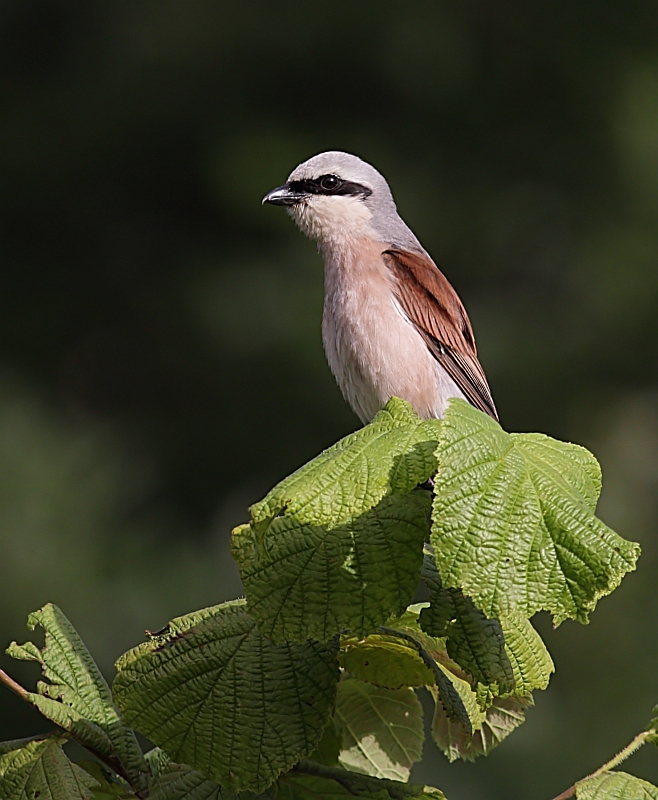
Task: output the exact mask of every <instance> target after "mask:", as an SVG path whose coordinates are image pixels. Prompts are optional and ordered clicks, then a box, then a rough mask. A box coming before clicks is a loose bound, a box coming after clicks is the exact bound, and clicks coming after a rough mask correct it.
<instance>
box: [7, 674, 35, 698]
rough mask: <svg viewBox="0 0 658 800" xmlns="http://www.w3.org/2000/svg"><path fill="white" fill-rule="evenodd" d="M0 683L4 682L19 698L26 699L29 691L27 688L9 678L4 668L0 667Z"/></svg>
mask: <svg viewBox="0 0 658 800" xmlns="http://www.w3.org/2000/svg"><path fill="white" fill-rule="evenodd" d="M0 683H4V685H5V686H6V687H7V688H8V689H11V691H12V692H14V694H17V695H18V696H19V697H20V698H21V700H27V699H28V696H29V694H30V693H29V692H28V690H27V689H25V688H23V687H22V686H21V685H20V683H16V681H15V680H14V679H13V678H10V677H9V675H7V673H6V672H5V671H4V669H0Z"/></svg>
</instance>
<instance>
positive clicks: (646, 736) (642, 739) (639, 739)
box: [553, 729, 656, 800]
mask: <svg viewBox="0 0 658 800" xmlns="http://www.w3.org/2000/svg"><path fill="white" fill-rule="evenodd" d="M655 735H656V732H655V731H654V730H652V729H649V730H648V731H642V733H638V735H637V736H636V737H635V738H634V739H633V741H632V742H629V744H627V745H626V747H624V749H623V750H620V751H619V752H618V753H617V755H616V756H614V757H613V758H611V759H610V761H606V763H605V764H604V765H603V766H602V767H599V768H598V769H596V770H594V772H592V773H591V774H590V775H587V777H585V778H581V779H580V780H579V781H576V783H574V785H573V786H570V787H569V788H568V789H565V790H564V791H563V792H562V794H559V795H557V797H554V798H553V800H567V798H569V797H573V796H574V795H575V794H576V787H577V786H578V784H579V783H583V781H588V780H590V779H591V778H596V777H598V776H599V775H602V774H603V773H604V772H609V771H610V770H611V769H614V768H615V767H618V766H619V765H620V764H621V763H622V761H626V759H627V758H628V757H629V756H632V755H633V753H634V752H635V751H636V750H639V749H640V747H642V745H643V744H646V742H647V741H649V740H650V739H651V738H652V737H655Z"/></svg>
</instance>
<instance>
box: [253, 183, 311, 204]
mask: <svg viewBox="0 0 658 800" xmlns="http://www.w3.org/2000/svg"><path fill="white" fill-rule="evenodd" d="M305 197H306V195H305V194H304V192H299V191H295V190H294V189H291V187H290V186H289V185H288V184H287V183H286V184H284V185H283V186H277V187H276V189H272V191H271V192H268V193H267V194H266V195H265V197H264V198H263V205H265V203H272V205H273V206H294V205H295V203H299V202H300V201H301V200H303V199H304V198H305Z"/></svg>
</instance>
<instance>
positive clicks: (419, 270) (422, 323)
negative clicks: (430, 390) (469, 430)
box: [383, 248, 498, 420]
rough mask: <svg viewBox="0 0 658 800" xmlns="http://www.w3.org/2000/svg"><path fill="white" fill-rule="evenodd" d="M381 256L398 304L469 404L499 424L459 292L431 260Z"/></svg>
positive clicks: (395, 253)
mask: <svg viewBox="0 0 658 800" xmlns="http://www.w3.org/2000/svg"><path fill="white" fill-rule="evenodd" d="M383 257H384V261H385V263H386V266H387V267H388V268H389V270H390V271H391V274H392V275H393V277H394V284H395V292H396V296H397V299H398V302H399V303H400V306H401V308H402V310H403V311H404V313H405V314H406V315H407V317H408V318H409V320H410V321H411V322H412V323H413V324H414V325H415V326H416V329H417V330H418V332H419V333H420V334H421V336H422V337H423V338H424V339H425V341H426V342H427V346H428V347H429V348H430V350H431V352H432V355H433V356H434V357H435V358H436V360H437V361H438V362H439V363H440V364H441V366H442V367H443V368H444V369H445V370H446V372H447V373H448V374H449V375H450V377H451V378H452V379H453V380H454V381H455V383H456V384H457V386H459V388H460V389H461V390H462V392H463V393H464V395H465V397H466V398H467V399H468V400H469V402H471V403H472V404H473V405H474V406H475V407H476V408H479V409H480V411H484V412H485V413H486V414H489V415H490V416H491V417H493V418H494V419H495V420H497V419H498V414H497V412H496V406H495V405H494V401H493V398H492V397H491V391H490V390H489V385H488V384H487V379H486V377H485V375H484V371H483V370H482V367H481V366H480V362H479V361H478V358H477V350H476V349H475V338H474V336H473V328H471V322H470V320H469V318H468V315H467V313H466V309H465V308H464V306H463V305H462V302H461V300H460V299H459V297H458V296H457V292H455V290H454V289H453V288H452V286H451V285H450V283H449V282H448V280H447V278H446V277H445V275H444V274H443V273H442V272H441V270H440V269H439V268H438V267H437V266H436V264H434V263H433V262H432V261H431V260H430V259H429V258H428V257H427V256H424V255H421V254H420V253H411V252H409V251H407V250H398V249H395V248H391V249H390V250H385V251H384V253H383Z"/></svg>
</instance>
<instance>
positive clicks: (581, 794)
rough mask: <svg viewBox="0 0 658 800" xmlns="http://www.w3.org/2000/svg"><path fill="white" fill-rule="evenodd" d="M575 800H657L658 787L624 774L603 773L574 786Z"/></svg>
mask: <svg viewBox="0 0 658 800" xmlns="http://www.w3.org/2000/svg"><path fill="white" fill-rule="evenodd" d="M576 798H577V800H658V787H656V786H654V785H653V784H652V783H648V782H647V781H643V780H641V779H640V778H635V777H634V776H633V775H629V774H628V773H626V772H604V773H603V774H602V775H598V776H597V777H596V778H588V779H586V780H584V781H580V782H579V783H577V784H576Z"/></svg>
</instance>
